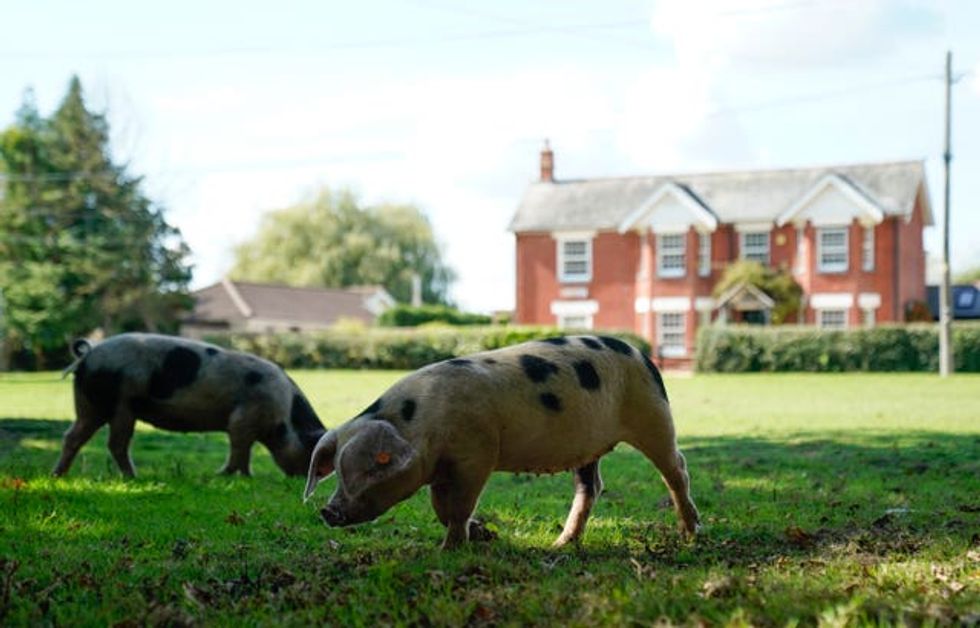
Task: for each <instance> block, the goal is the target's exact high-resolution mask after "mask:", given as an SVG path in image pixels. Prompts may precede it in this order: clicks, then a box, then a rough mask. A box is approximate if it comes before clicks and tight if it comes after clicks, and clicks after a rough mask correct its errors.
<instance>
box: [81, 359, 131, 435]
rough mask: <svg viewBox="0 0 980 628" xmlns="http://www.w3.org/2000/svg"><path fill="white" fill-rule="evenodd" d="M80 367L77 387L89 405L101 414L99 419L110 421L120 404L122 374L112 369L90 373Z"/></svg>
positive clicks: (96, 370)
mask: <svg viewBox="0 0 980 628" xmlns="http://www.w3.org/2000/svg"><path fill="white" fill-rule="evenodd" d="M83 366H85V364H84V363H82V364H81V365H79V369H78V370H77V371H76V372H75V386H76V388H78V389H80V390H81V391H82V393H83V394H84V395H85V398H86V399H88V401H89V403H91V404H92V406H93V407H94V408H95V410H96V411H97V412H98V413H99V418H100V419H102V420H103V421H109V420H111V419H112V417H113V415H115V413H116V405H117V404H118V403H119V389H120V387H121V386H122V373H121V372H119V371H116V370H112V369H95V370H92V371H88V370H86V369H83V368H81V367H83Z"/></svg>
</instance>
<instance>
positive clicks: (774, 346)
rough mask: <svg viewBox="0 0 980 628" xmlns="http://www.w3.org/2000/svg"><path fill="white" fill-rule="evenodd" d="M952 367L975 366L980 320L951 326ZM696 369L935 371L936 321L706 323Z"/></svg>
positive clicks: (979, 359)
mask: <svg viewBox="0 0 980 628" xmlns="http://www.w3.org/2000/svg"><path fill="white" fill-rule="evenodd" d="M953 355H954V361H955V369H956V370H957V371H966V372H974V373H976V372H980V325H977V324H973V323H962V324H957V325H954V327H953ZM695 366H696V368H697V369H698V370H699V371H715V372H720V373H736V372H746V371H820V372H834V371H837V372H840V371H938V370H939V336H938V334H937V329H936V326H935V325H906V326H888V327H875V328H872V329H854V330H847V331H826V330H820V329H816V328H813V327H788V326H787V327H739V326H729V327H720V326H710V327H705V328H702V329H701V331H700V332H699V334H698V348H697V354H696V357H695Z"/></svg>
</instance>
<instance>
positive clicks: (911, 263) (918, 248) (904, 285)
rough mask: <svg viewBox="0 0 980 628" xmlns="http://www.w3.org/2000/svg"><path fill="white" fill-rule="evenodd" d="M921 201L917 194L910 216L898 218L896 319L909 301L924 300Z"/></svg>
mask: <svg viewBox="0 0 980 628" xmlns="http://www.w3.org/2000/svg"><path fill="white" fill-rule="evenodd" d="M922 203H923V200H922V195H921V194H919V195H918V196H916V201H915V208H914V210H913V211H912V216H911V218H910V219H909V220H908V221H907V222H906V221H904V220H898V222H899V223H900V224H899V226H898V232H899V237H900V239H901V248H900V249H899V256H898V259H899V261H898V268H899V281H898V298H899V304H898V305H899V312H898V316H899V318H897V319H896V320H902V318H901V317H902V316H903V315H904V309H905V306H906V305H907V304H908V303H909V302H910V301H925V300H926V256H925V250H924V248H923V243H922V229H923V227H924V222H925V216H924V213H925V210H924V208H923V204H922Z"/></svg>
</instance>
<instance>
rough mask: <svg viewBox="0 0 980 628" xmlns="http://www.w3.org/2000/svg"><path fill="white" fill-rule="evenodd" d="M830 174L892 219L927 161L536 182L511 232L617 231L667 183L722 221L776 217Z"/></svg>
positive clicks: (911, 200) (902, 212)
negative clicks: (681, 190) (683, 190)
mask: <svg viewBox="0 0 980 628" xmlns="http://www.w3.org/2000/svg"><path fill="white" fill-rule="evenodd" d="M831 175H834V176H836V177H839V178H840V180H842V181H843V182H845V183H846V184H847V185H849V186H851V187H853V189H854V190H855V192H857V193H858V194H860V195H862V196H864V197H866V198H867V199H868V200H869V201H870V202H871V203H873V204H874V205H875V206H877V207H879V208H880V209H881V211H882V212H883V214H884V215H885V216H905V217H907V216H910V215H911V213H912V210H913V209H914V208H915V202H916V198H917V196H918V195H919V194H920V190H921V191H923V192H924V189H925V168H924V164H923V162H922V161H895V162H884V163H866V164H851V165H836V166H819V167H811V168H787V169H780V170H747V171H738V172H710V173H689V174H673V175H657V176H640V177H622V178H599V179H578V180H569V181H554V182H535V183H532V184H531V185H529V186H528V188H527V190H526V191H525V193H524V198H523V199H522V200H521V203H520V206H519V207H518V209H517V213H516V214H515V216H514V218H513V220H512V221H511V224H510V230H511V231H514V232H526V231H573V230H592V229H609V230H612V229H616V228H617V227H618V226H620V225H621V224H622V223H623V221H624V220H625V219H626V218H627V217H628V216H630V215H631V214H633V213H634V212H636V211H637V209H638V208H640V207H642V206H643V205H644V203H645V202H646V201H648V200H649V199H650V198H651V197H652V196H653V195H654V194H657V193H658V192H659V191H660V189H661V188H662V187H664V186H665V185H668V184H674V185H677V186H680V187H681V188H684V189H685V190H686V191H687V192H689V193H690V195H691V197H692V198H694V199H696V200H697V201H698V202H699V203H700V204H702V205H703V206H704V207H705V208H706V209H707V210H708V211H709V212H711V213H712V214H713V215H715V216H716V217H717V218H718V221H719V222H722V223H749V222H767V221H772V222H775V221H776V220H777V219H778V218H779V216H780V215H781V214H783V213H784V212H786V211H787V210H788V209H790V208H792V207H793V206H794V205H795V204H796V203H798V202H799V201H800V200H801V199H802V198H804V197H805V196H806V195H807V193H809V192H810V191H811V190H812V189H813V188H814V186H816V185H818V184H819V183H820V182H821V181H822V180H824V179H825V178H826V177H828V176H831ZM923 196H924V203H925V210H926V215H925V217H924V219H925V224H927V225H928V224H932V213H931V211H930V208H929V200H928V195H927V194H923Z"/></svg>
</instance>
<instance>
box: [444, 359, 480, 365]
mask: <svg viewBox="0 0 980 628" xmlns="http://www.w3.org/2000/svg"><path fill="white" fill-rule="evenodd" d="M446 362H447V363H448V364H452V365H453V366H469V365H470V364H473V362H472V361H471V360H466V359H464V358H453V359H452V360H446Z"/></svg>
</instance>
